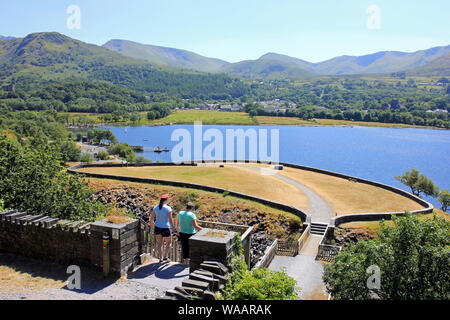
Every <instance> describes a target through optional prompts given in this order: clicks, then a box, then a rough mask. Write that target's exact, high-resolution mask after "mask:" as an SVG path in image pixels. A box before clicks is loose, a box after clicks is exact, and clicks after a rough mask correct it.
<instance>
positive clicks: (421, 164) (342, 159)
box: [104, 125, 450, 205]
mask: <svg viewBox="0 0 450 320" xmlns="http://www.w3.org/2000/svg"><path fill="white" fill-rule="evenodd" d="M104 128H107V129H110V130H111V131H112V132H113V133H114V134H115V136H116V137H117V139H118V140H119V141H120V142H127V143H129V144H130V145H140V146H144V153H140V154H142V155H144V156H145V157H146V158H148V159H151V160H153V161H158V160H159V161H167V162H170V161H171V153H170V152H163V153H160V154H158V153H155V152H153V148H154V147H157V146H160V147H163V148H164V147H167V148H169V149H170V150H172V149H173V148H174V147H175V146H176V145H177V144H178V142H177V141H171V135H172V133H173V131H174V130H176V129H185V130H187V131H189V132H190V133H191V135H192V136H193V131H194V130H193V126H192V125H174V126H158V127H152V126H141V127H114V126H105V127H104ZM239 128H242V129H243V130H247V129H254V130H256V131H258V130H259V129H267V130H268V132H269V137H270V129H278V130H279V160H280V162H290V163H295V164H300V165H305V166H311V167H316V168H320V169H325V170H330V171H336V172H339V173H344V174H348V175H352V176H356V177H360V178H365V179H370V180H374V181H378V182H382V183H385V184H389V185H392V186H396V187H399V188H402V189H404V190H407V191H410V190H409V189H408V188H407V187H405V186H404V185H402V184H401V183H400V182H398V181H397V180H395V178H394V177H395V176H397V175H400V174H402V173H403V172H405V171H409V170H411V168H416V169H418V170H419V171H420V172H421V173H423V174H425V175H426V176H428V177H429V178H431V179H432V180H433V181H434V182H435V183H436V185H437V186H438V187H439V188H441V189H446V190H449V189H450V179H449V178H450V172H449V163H450V131H448V130H433V129H414V128H411V129H410V128H377V127H357V126H354V127H338V126H336V127H331V126H330V127H308V126H255V127H252V126H243V127H242V126H207V125H204V126H203V132H205V131H206V130H208V129H218V130H219V131H220V132H221V133H222V134H223V136H224V137H225V132H226V130H227V129H239ZM144 139H145V140H147V141H145V140H144ZM208 144H209V142H203V147H205V146H206V145H208ZM268 148H269V154H270V141H269V147H268ZM224 150H225V147H224ZM192 153H193V151H192ZM224 154H226V153H225V152H224ZM235 154H236V153H235ZM246 157H247V158H248V148H247V150H246ZM262 160H264V159H262ZM426 200H428V201H430V202H431V203H433V204H434V205H437V202H436V201H435V200H433V199H431V198H426Z"/></svg>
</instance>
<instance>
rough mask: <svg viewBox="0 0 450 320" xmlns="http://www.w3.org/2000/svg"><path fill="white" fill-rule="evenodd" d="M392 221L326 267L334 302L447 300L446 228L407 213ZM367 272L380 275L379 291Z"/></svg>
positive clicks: (449, 253) (449, 233) (449, 225)
mask: <svg viewBox="0 0 450 320" xmlns="http://www.w3.org/2000/svg"><path fill="white" fill-rule="evenodd" d="M393 220H394V225H393V226H388V225H386V224H385V223H384V221H383V222H381V231H380V232H379V234H378V238H376V239H373V240H369V241H366V240H358V242H357V243H356V244H354V245H351V246H350V247H349V248H348V249H346V250H343V251H341V252H339V253H338V255H337V256H336V259H335V261H334V262H333V264H331V265H329V266H325V272H324V275H323V280H324V282H325V284H326V287H327V290H328V292H329V293H331V294H332V295H333V297H334V298H335V299H355V300H368V299H372V298H374V297H378V298H380V299H383V300H437V299H441V300H446V299H448V292H450V273H449V272H448V261H449V259H450V250H449V246H450V222H449V221H448V220H446V219H444V218H441V217H438V216H437V215H434V217H433V218H430V219H423V220H419V219H418V218H417V217H414V216H412V215H411V214H409V213H407V214H406V215H405V216H404V217H394V218H393ZM371 266H373V267H372V268H374V269H376V268H377V267H378V268H379V271H380V274H379V275H380V286H379V287H378V288H376V287H375V288H374V287H372V289H369V288H368V285H367V283H368V278H369V277H370V274H369V273H368V270H369V271H370V270H371V269H368V268H369V267H371Z"/></svg>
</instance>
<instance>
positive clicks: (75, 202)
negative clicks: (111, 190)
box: [0, 138, 103, 220]
mask: <svg viewBox="0 0 450 320" xmlns="http://www.w3.org/2000/svg"><path fill="white" fill-rule="evenodd" d="M0 150H2V152H1V153H0V194H1V196H2V199H3V201H4V206H5V208H9V209H17V210H23V211H26V212H30V213H34V214H45V215H48V216H50V217H54V218H60V219H69V220H92V219H94V217H95V215H96V214H97V213H99V212H101V210H102V209H103V206H102V205H100V204H99V203H97V202H96V203H94V202H92V201H91V200H90V196H91V195H92V193H93V191H92V190H91V189H90V188H89V186H88V183H87V181H85V180H83V179H81V178H79V177H77V176H73V175H71V174H69V173H67V171H65V170H64V167H63V166H62V165H61V159H60V154H59V152H58V150H57V148H56V147H55V146H51V145H40V146H36V147H28V146H25V147H23V146H21V145H20V144H19V143H18V142H17V141H15V140H10V139H4V138H0Z"/></svg>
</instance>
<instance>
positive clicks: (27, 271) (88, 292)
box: [0, 253, 189, 301]
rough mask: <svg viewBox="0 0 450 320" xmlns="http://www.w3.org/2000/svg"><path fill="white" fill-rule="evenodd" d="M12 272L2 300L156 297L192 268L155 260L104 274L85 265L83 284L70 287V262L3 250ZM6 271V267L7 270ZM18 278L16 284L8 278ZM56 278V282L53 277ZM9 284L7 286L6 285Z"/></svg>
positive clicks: (0, 262)
mask: <svg viewBox="0 0 450 320" xmlns="http://www.w3.org/2000/svg"><path fill="white" fill-rule="evenodd" d="M2 266H3V268H4V269H5V267H7V268H6V270H8V276H6V277H5V278H3V279H2V278H1V277H0V301H1V300H154V299H156V298H157V297H162V296H164V295H165V293H166V291H167V290H169V289H173V288H174V287H175V286H178V285H181V282H182V281H183V280H184V279H185V278H187V277H188V276H189V268H188V266H186V265H183V264H178V263H163V264H160V263H158V261H157V260H151V261H150V263H149V264H146V265H142V266H140V267H139V268H138V269H137V270H136V271H135V272H133V273H132V274H130V275H128V276H127V277H126V278H121V279H119V280H117V279H113V278H104V277H103V275H102V274H101V273H100V272H97V271H93V270H91V269H89V268H85V267H82V268H81V288H80V289H74V290H70V289H68V287H67V285H65V284H64V283H67V282H66V281H67V279H68V277H69V275H68V274H67V273H66V270H67V266H63V265H59V264H56V263H51V262H44V261H39V260H35V259H31V258H27V257H22V256H18V255H14V254H7V253H0V267H2ZM5 272H6V271H5ZM10 277H12V278H17V279H18V282H19V283H18V284H17V285H16V284H14V283H12V282H11V281H9V280H8V278H10ZM30 278H31V279H36V281H39V279H47V282H46V284H41V286H40V287H39V289H30V288H26V287H25V288H24V286H23V285H20V284H22V283H26V281H30V280H29V279H30ZM51 280H54V281H55V282H53V281H51ZM2 284H4V285H5V287H3V286H2Z"/></svg>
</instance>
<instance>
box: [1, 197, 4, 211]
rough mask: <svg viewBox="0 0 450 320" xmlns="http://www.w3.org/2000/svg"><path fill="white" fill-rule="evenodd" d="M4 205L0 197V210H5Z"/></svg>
mask: <svg viewBox="0 0 450 320" xmlns="http://www.w3.org/2000/svg"><path fill="white" fill-rule="evenodd" d="M4 205H5V203H4V202H3V200H2V199H0V212H3V211H5V208H4Z"/></svg>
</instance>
